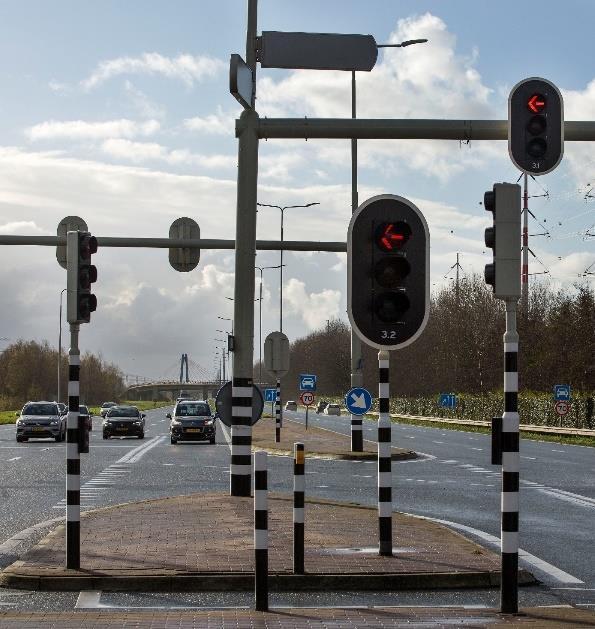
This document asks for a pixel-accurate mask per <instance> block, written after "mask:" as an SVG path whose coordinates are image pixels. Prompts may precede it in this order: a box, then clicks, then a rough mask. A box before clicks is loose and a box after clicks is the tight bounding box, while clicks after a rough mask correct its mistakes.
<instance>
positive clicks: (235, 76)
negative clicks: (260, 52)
mask: <svg viewBox="0 0 595 629" xmlns="http://www.w3.org/2000/svg"><path fill="white" fill-rule="evenodd" d="M229 91H230V92H231V94H232V96H234V97H235V99H236V100H237V101H238V102H239V103H240V105H242V107H243V108H244V109H251V108H252V104H253V102H254V81H253V76H252V69H251V68H250V67H248V66H247V65H246V62H245V61H244V60H243V59H242V57H240V55H231V59H230V60H229Z"/></svg>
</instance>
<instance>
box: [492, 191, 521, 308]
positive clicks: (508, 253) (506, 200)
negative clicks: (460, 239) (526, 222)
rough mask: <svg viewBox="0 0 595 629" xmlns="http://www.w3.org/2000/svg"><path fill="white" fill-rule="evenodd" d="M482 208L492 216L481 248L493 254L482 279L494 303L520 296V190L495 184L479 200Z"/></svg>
mask: <svg viewBox="0 0 595 629" xmlns="http://www.w3.org/2000/svg"><path fill="white" fill-rule="evenodd" d="M483 205H484V207H485V209H486V210H487V211H488V212H492V213H493V225H492V227H488V228H487V229H486V230H485V244H486V246H488V247H490V248H491V249H493V250H494V261H493V262H492V263H491V264H486V266H485V271H484V278H485V281H486V284H490V285H491V286H492V288H493V289H494V297H496V298H498V299H518V298H519V297H520V296H521V187H520V186H519V185H518V184H513V183H495V184H494V186H493V188H492V190H488V191H487V192H486V193H485V194H484V196H483Z"/></svg>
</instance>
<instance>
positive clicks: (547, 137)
mask: <svg viewBox="0 0 595 629" xmlns="http://www.w3.org/2000/svg"><path fill="white" fill-rule="evenodd" d="M508 152H509V154H510V158H511V159H512V161H513V163H514V164H515V165H516V166H517V168H519V169H520V170H522V171H524V172H527V173H532V174H534V175H544V174H545V173H549V172H550V171H552V170H554V168H556V166H557V165H558V164H559V163H560V160H561V159H562V155H563V153H564V103H563V100H562V95H561V94H560V91H559V90H558V88H557V87H556V86H555V85H554V84H553V83H551V82H550V81H546V80H545V79H539V78H531V79H525V80H524V81H521V82H520V83H517V84H516V85H515V86H514V87H513V89H512V91H511V93H510V96H509V98H508Z"/></svg>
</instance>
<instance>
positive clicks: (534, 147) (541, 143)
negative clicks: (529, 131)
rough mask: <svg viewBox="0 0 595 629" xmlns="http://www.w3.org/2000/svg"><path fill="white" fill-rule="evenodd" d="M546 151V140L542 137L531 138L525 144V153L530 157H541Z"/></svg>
mask: <svg viewBox="0 0 595 629" xmlns="http://www.w3.org/2000/svg"><path fill="white" fill-rule="evenodd" d="M546 151H547V142H546V141H545V140H544V139H543V138H533V139H532V140H531V141H530V142H529V143H528V144H527V153H529V155H531V157H543V156H544V155H545V153H546Z"/></svg>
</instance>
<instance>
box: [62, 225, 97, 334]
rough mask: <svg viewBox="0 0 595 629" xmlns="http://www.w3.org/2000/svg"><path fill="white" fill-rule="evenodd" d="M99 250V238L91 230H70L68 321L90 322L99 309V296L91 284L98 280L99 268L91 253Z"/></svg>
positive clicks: (68, 240)
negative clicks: (94, 262)
mask: <svg viewBox="0 0 595 629" xmlns="http://www.w3.org/2000/svg"><path fill="white" fill-rule="evenodd" d="M96 252H97V238H95V236H92V235H91V234H90V233H89V232H68V235H67V266H68V321H69V323H89V321H90V320H91V313H92V312H94V311H95V310H96V309H97V298H96V297H95V295H94V294H93V293H92V292H91V285H92V284H93V283H94V282H96V281H97V268H96V267H95V265H93V264H91V255H92V254H94V253H96Z"/></svg>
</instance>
